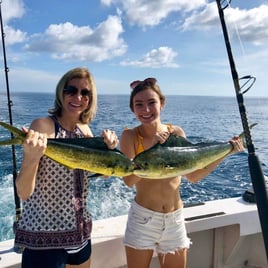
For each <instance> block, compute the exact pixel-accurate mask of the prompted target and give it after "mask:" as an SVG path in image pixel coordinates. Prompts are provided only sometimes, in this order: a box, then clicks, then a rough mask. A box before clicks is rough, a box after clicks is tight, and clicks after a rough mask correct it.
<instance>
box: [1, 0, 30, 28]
mask: <svg viewBox="0 0 268 268" xmlns="http://www.w3.org/2000/svg"><path fill="white" fill-rule="evenodd" d="M1 2H2V4H1V6H2V16H3V22H4V24H8V23H9V22H10V20H12V19H17V18H21V17H22V16H23V15H24V13H25V9H24V4H23V0H6V1H1Z"/></svg>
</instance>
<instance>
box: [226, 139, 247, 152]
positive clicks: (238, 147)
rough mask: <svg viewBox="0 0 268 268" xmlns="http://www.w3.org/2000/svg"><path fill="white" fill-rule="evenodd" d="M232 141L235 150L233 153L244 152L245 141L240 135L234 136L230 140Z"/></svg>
mask: <svg viewBox="0 0 268 268" xmlns="http://www.w3.org/2000/svg"><path fill="white" fill-rule="evenodd" d="M230 143H231V144H232V145H233V150H232V151H231V154H235V153H238V152H243V151H244V150H245V148H244V145H243V141H242V140H241V139H240V138H239V137H238V136H234V137H233V138H232V139H231V140H230Z"/></svg>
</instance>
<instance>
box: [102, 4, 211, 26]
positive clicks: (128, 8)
mask: <svg viewBox="0 0 268 268" xmlns="http://www.w3.org/2000/svg"><path fill="white" fill-rule="evenodd" d="M102 3H103V4H105V5H111V4H116V3H120V4H121V5H122V7H123V11H124V12H125V13H126V18H127V20H128V21H129V23H130V24H133V25H138V26H141V27H146V26H156V25H158V24H159V23H161V22H162V20H164V19H165V18H166V17H167V16H168V15H169V14H170V13H172V12H176V11H182V12H188V11H190V10H194V9H197V8H199V7H202V6H204V5H205V3H206V1H205V0H191V1H189V0H180V1H178V0H153V1H145V0H136V1H133V0H102Z"/></svg>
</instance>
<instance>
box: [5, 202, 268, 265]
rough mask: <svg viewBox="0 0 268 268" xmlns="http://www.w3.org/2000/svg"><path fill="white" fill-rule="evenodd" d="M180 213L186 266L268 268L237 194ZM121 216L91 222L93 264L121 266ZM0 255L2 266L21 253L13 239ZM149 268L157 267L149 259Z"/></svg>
mask: <svg viewBox="0 0 268 268" xmlns="http://www.w3.org/2000/svg"><path fill="white" fill-rule="evenodd" d="M184 216H185V222H186V229H187V233H188V235H189V237H190V238H191V240H192V242H193V244H192V245H191V247H190V249H189V253H188V266H187V267H189V268H195V267H196V268H200V267H202V268H206V267H216V268H221V267H224V268H227V267H228V268H238V267H263V268H264V267H265V268H267V267H268V265H267V259H266V256H265V250H264V245H263V240H262V235H261V228H260V223H259V217H258V212H257V207H256V204H252V203H247V202H245V201H243V200H242V198H229V199H222V200H215V201H209V202H205V203H202V204H198V205H194V206H190V207H186V208H185V209H184ZM126 220H127V215H124V216H118V217H113V218H109V219H103V220H97V221H94V223H93V231H92V265H91V267H92V268H106V267H107V268H119V267H126V259H125V252H124V247H123V244H122V238H123V235H124V231H125V225H126ZM0 258H1V259H0V267H2V268H17V267H20V262H21V254H17V253H15V252H14V250H13V240H8V241H3V242H1V243H0ZM246 264H247V266H246ZM251 265H255V266H251ZM151 267H160V266H159V264H158V263H157V261H156V260H153V262H152V265H151Z"/></svg>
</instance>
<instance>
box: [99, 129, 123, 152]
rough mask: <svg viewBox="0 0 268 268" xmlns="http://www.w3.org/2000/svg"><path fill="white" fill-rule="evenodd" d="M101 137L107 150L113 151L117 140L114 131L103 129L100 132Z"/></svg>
mask: <svg viewBox="0 0 268 268" xmlns="http://www.w3.org/2000/svg"><path fill="white" fill-rule="evenodd" d="M102 137H103V138H104V142H105V143H106V145H107V146H108V148H109V149H115V148H116V147H117V146H118V143H119V141H118V138H117V135H116V133H115V132H114V131H112V130H110V129H105V130H103V131H102Z"/></svg>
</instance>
